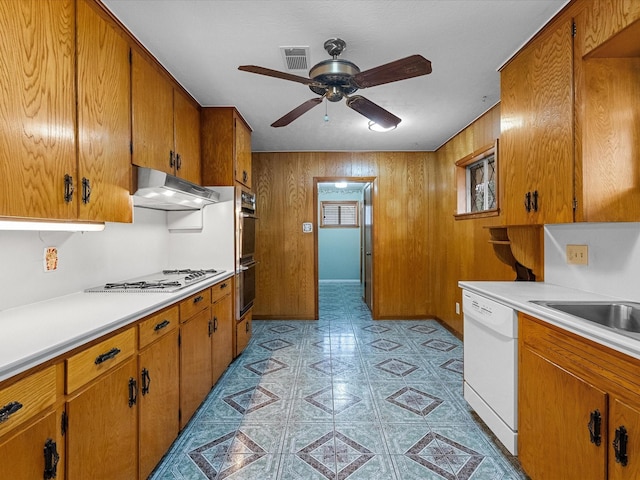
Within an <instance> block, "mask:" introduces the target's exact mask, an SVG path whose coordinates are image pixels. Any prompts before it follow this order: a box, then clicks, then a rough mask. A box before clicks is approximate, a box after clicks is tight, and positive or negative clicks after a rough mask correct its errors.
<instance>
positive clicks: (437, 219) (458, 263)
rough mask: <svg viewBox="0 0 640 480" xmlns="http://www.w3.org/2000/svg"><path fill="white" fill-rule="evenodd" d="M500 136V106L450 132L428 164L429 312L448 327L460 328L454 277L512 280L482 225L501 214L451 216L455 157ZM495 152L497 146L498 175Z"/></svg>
mask: <svg viewBox="0 0 640 480" xmlns="http://www.w3.org/2000/svg"><path fill="white" fill-rule="evenodd" d="M499 136H500V107H499V106H496V107H494V108H492V109H491V110H489V111H488V112H487V113H485V114H484V115H483V116H482V117H480V118H479V119H477V120H476V121H475V122H474V123H473V124H471V125H470V126H469V127H467V128H466V129H464V130H463V131H462V132H460V133H459V134H457V135H456V136H454V137H453V138H452V139H451V140H449V141H448V142H447V143H446V144H444V145H443V146H442V147H441V148H440V149H438V151H437V152H436V161H435V162H433V163H432V164H431V165H430V171H429V178H430V179H431V180H432V182H431V185H430V188H429V196H430V199H431V202H430V205H431V208H430V209H429V230H430V231H431V241H430V245H429V248H430V249H431V250H432V251H433V252H436V253H435V254H434V255H432V257H433V258H432V262H431V268H430V271H429V274H430V277H429V278H430V281H429V282H430V285H431V290H430V294H431V296H432V298H433V311H432V313H433V314H434V315H435V316H436V317H437V318H439V319H441V320H442V321H443V322H445V323H446V324H447V325H448V326H450V327H451V328H452V329H453V330H455V331H457V332H459V333H462V310H460V313H459V314H458V313H456V302H457V303H459V304H460V309H462V294H461V290H460V288H459V287H458V281H460V280H513V279H514V278H515V273H514V272H513V270H512V269H511V268H509V267H508V266H506V265H505V264H504V263H502V262H500V261H499V260H498V258H497V257H496V255H495V253H494V252H493V247H492V246H491V245H490V244H489V242H488V240H489V232H488V231H487V229H486V228H485V227H487V226H492V225H500V222H501V217H500V216H495V217H487V218H475V219H465V220H455V219H454V217H453V215H454V213H455V211H456V207H457V197H456V177H455V162H456V161H457V160H459V159H461V158H463V157H465V156H466V155H469V154H470V153H472V152H473V151H475V150H477V149H479V148H481V147H483V146H484V145H488V144H490V143H492V142H494V141H495V139H496V138H499ZM499 173H500V152H499V151H498V174H499Z"/></svg>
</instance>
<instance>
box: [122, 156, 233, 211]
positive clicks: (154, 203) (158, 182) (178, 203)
mask: <svg viewBox="0 0 640 480" xmlns="http://www.w3.org/2000/svg"><path fill="white" fill-rule="evenodd" d="M219 199H220V194H219V193H218V192H216V191H214V190H211V189H209V188H206V187H201V186H200V185H196V184H195V183H191V182H188V181H186V180H183V179H181V178H178V177H175V176H173V175H169V174H167V173H164V172H161V171H159V170H153V169H151V168H144V167H138V190H136V193H134V194H133V204H134V205H136V206H138V207H144V208H152V209H155V210H172V211H176V210H177V211H180V210H201V209H202V208H203V207H204V206H206V205H210V204H212V203H217V202H218V201H219Z"/></svg>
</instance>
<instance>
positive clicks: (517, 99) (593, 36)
mask: <svg viewBox="0 0 640 480" xmlns="http://www.w3.org/2000/svg"><path fill="white" fill-rule="evenodd" d="M638 38H640V5H639V4H638V2H630V1H628V0H593V1H576V2H574V3H571V4H569V6H568V8H567V9H566V10H564V11H563V12H561V14H560V15H559V16H558V17H556V18H555V19H554V20H553V21H551V22H550V23H549V24H547V26H546V27H545V28H544V29H543V30H542V31H541V32H540V34H539V35H537V36H536V37H535V38H534V39H533V40H532V41H531V42H530V43H529V44H528V45H526V46H525V47H524V48H523V49H522V50H521V51H520V52H518V54H517V55H516V56H515V57H514V58H513V59H512V60H511V61H510V62H509V63H508V64H507V65H506V66H505V67H504V68H503V69H502V70H501V96H502V98H501V107H500V108H501V135H500V147H501V151H500V176H499V177H500V180H499V181H500V195H501V205H502V209H503V211H504V223H505V224H506V225H523V224H546V223H566V222H573V221H578V222H582V221H589V222H621V221H639V220H640V176H639V175H638V173H637V172H638V162H637V158H638V149H639V148H640V130H639V129H638V123H637V118H636V117H637V115H636V113H637V112H638V111H639V110H640V81H638V80H639V74H638V72H640V43H639V42H638V41H637V39H638Z"/></svg>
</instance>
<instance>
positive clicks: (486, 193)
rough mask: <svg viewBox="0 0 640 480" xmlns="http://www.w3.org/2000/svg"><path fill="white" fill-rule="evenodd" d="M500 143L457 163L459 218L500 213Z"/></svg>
mask: <svg viewBox="0 0 640 480" xmlns="http://www.w3.org/2000/svg"><path fill="white" fill-rule="evenodd" d="M497 157H498V142H497V140H496V143H495V145H489V146H487V147H484V148H481V149H480V150H477V151H475V152H473V153H472V154H471V155H467V156H466V157H464V158H463V159H461V160H458V161H457V162H456V169H457V171H456V175H457V190H458V212H457V215H456V218H467V217H474V216H489V215H497V214H498V195H497V184H498V173H497V172H498V169H497V165H498V164H497Z"/></svg>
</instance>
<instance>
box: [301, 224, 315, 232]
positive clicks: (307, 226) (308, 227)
mask: <svg viewBox="0 0 640 480" xmlns="http://www.w3.org/2000/svg"><path fill="white" fill-rule="evenodd" d="M311 232H313V223H311V222H304V223H303V224H302V233H311Z"/></svg>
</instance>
